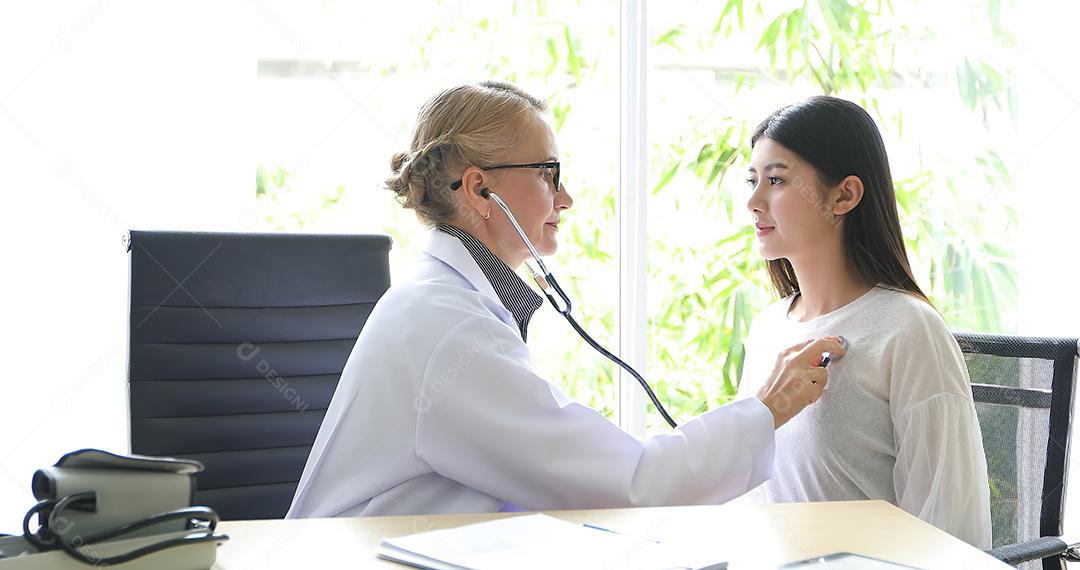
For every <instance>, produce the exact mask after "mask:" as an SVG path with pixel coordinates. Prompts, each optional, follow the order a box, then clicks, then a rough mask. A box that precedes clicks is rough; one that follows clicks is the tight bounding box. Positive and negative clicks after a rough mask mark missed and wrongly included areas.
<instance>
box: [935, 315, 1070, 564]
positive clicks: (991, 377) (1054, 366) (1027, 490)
mask: <svg viewBox="0 0 1080 570" xmlns="http://www.w3.org/2000/svg"><path fill="white" fill-rule="evenodd" d="M956 339H957V342H958V343H959V344H960V347H961V349H962V350H963V351H964V353H965V354H964V358H965V360H966V361H967V366H968V373H969V375H970V376H971V382H972V394H973V395H974V398H975V408H976V410H977V412H978V415H979V424H980V426H981V428H982V437H983V448H984V449H985V451H986V461H987V467H988V470H989V475H990V508H991V520H992V523H993V537H994V547H998V546H1003V545H1006V544H1015V543H1017V542H1022V541H1026V540H1031V539H1035V538H1039V537H1040V536H1059V535H1061V526H1062V510H1063V507H1064V502H1065V493H1064V490H1065V489H1064V486H1065V478H1066V475H1067V472H1068V464H1069V428H1070V423H1071V418H1072V402H1073V390H1074V385H1075V381H1076V366H1077V339H1075V338H1039V337H1020V336H1011V335H987V334H976V333H956ZM1055 564H1060V563H1055Z"/></svg>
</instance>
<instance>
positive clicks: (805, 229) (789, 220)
mask: <svg viewBox="0 0 1080 570" xmlns="http://www.w3.org/2000/svg"><path fill="white" fill-rule="evenodd" d="M746 180H747V183H748V184H749V185H750V191H751V195H750V199H749V201H747V203H746V207H747V209H749V210H750V212H751V213H752V214H753V216H754V220H753V221H754V224H755V226H756V228H755V229H756V232H757V243H758V252H759V253H761V255H762V257H764V258H765V259H767V260H773V259H780V258H788V259H791V260H794V259H796V258H798V257H800V256H803V255H805V254H806V253H808V252H813V251H818V249H816V248H821V247H834V244H835V243H836V239H837V236H838V235H839V232H840V226H839V223H838V221H837V218H836V217H835V216H833V215H832V210H831V208H830V207H828V206H826V205H825V204H824V197H825V195H826V193H827V190H826V188H825V187H824V186H822V184H821V182H820V180H819V179H818V172H817V169H815V168H814V167H813V166H812V165H810V164H808V163H806V162H805V161H804V160H802V159H801V158H800V157H799V156H798V155H797V154H795V153H794V152H792V151H790V150H788V149H787V148H786V147H784V146H783V145H781V144H780V143H778V142H776V141H774V140H771V139H768V138H761V139H759V140H758V142H757V144H756V145H754V152H753V153H752V155H751V157H750V167H749V173H748V175H747V179H746Z"/></svg>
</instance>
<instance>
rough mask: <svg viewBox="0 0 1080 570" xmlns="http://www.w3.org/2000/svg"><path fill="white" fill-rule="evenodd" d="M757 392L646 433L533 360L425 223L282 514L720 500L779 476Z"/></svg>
mask: <svg viewBox="0 0 1080 570" xmlns="http://www.w3.org/2000/svg"><path fill="white" fill-rule="evenodd" d="M773 437H774V429H773V416H772V414H771V412H769V410H768V408H767V407H766V406H765V405H764V404H762V403H761V402H760V401H759V400H758V399H756V398H750V399H746V400H742V401H738V402H735V403H732V404H728V405H726V406H722V407H720V408H718V409H715V410H712V411H710V412H708V413H705V414H703V415H701V416H698V417H696V418H694V419H692V420H689V421H687V422H686V423H684V424H683V425H681V426H680V427H679V428H678V429H676V430H673V431H671V432H669V433H665V434H662V435H657V436H654V437H649V438H646V439H638V438H636V437H634V436H632V435H630V434H627V433H626V432H624V431H622V430H621V429H619V428H618V427H617V426H615V425H614V424H612V423H611V422H609V421H608V420H607V419H605V418H604V417H603V416H601V415H600V414H599V413H597V412H596V411H595V410H593V409H591V408H589V407H587V406H585V405H583V404H580V403H578V402H575V401H573V400H571V399H570V398H568V397H567V396H566V395H565V394H564V393H563V392H562V390H561V389H559V387H558V386H556V385H555V384H553V383H552V382H550V381H548V380H545V379H544V378H543V377H542V376H540V375H539V374H538V373H537V372H536V371H535V370H533V368H532V365H531V362H530V357H529V349H528V348H527V347H526V345H525V343H524V342H523V341H522V339H521V335H520V332H519V331H518V328H517V325H516V324H515V322H514V320H513V317H512V316H511V314H510V312H509V311H508V310H507V309H506V308H505V307H503V305H502V304H501V302H500V301H499V298H498V296H497V295H496V293H495V290H494V289H493V287H492V286H491V284H490V282H489V281H488V280H487V278H486V277H485V276H484V274H483V273H482V271H481V270H480V267H479V266H478V265H477V264H476V262H475V261H474V260H473V258H472V256H471V255H470V254H469V252H468V250H467V249H465V246H464V245H463V244H462V243H461V242H460V240H458V239H457V238H456V237H453V236H450V235H447V234H445V233H443V232H440V231H433V232H431V236H430V241H429V243H428V245H427V247H426V248H425V250H424V255H423V257H422V258H421V260H420V262H419V267H418V271H417V273H416V275H415V276H414V277H413V278H411V279H410V280H408V281H406V282H404V283H401V284H398V285H394V286H393V287H391V288H390V290H389V291H387V292H386V294H385V295H384V296H383V298H382V299H381V300H380V301H379V303H378V304H377V305H376V306H375V309H374V310H373V311H372V313H371V316H370V318H369V319H368V322H367V324H366V325H365V326H364V329H363V332H361V334H360V337H359V338H358V339H357V341H356V345H355V346H354V347H353V350H352V354H351V355H350V356H349V360H348V363H347V364H346V365H345V369H344V371H343V372H342V374H341V381H340V382H339V384H338V387H337V391H336V392H335V393H334V397H333V401H332V402H331V403H330V407H329V409H328V410H327V412H326V417H325V419H324V420H323V423H322V427H321V429H320V430H319V434H318V436H317V437H316V439H315V444H314V446H313V447H312V449H311V454H310V455H309V456H308V460H307V464H306V465H305V467H304V472H303V475H302V476H301V479H300V484H299V486H298V487H297V491H296V495H295V496H294V497H293V502H292V506H291V508H290V509H289V513H288V515H287V517H289V518H303V517H333V516H357V515H391V514H421V513H456V512H492V511H500V510H521V509H524V510H550V509H573V508H606V507H631V506H653V505H688V504H710V503H722V502H724V501H727V500H729V499H732V498H734V497H737V496H739V495H741V494H743V493H745V492H746V491H748V490H749V489H752V488H753V487H756V486H757V485H759V484H760V483H761V482H763V481H764V480H766V479H767V478H768V477H769V475H770V473H771V470H772V461H773V448H774V439H773Z"/></svg>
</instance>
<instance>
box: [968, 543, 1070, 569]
mask: <svg viewBox="0 0 1080 570" xmlns="http://www.w3.org/2000/svg"><path fill="white" fill-rule="evenodd" d="M1068 548H1069V545H1068V544H1065V541H1063V540H1061V538H1059V537H1056V536H1043V537H1040V538H1036V539H1034V540H1029V541H1027V542H1018V543H1016V544H1007V545H1005V546H999V547H997V548H994V549H992V550H987V551H986V553H987V554H989V555H990V556H993V557H994V558H997V559H998V560H1000V561H1002V562H1004V563H1006V564H1011V565H1013V566H1016V565H1017V564H1020V563H1021V562H1027V561H1029V560H1040V559H1043V558H1049V557H1051V556H1061V555H1062V554H1064V553H1065V551H1066V550H1068Z"/></svg>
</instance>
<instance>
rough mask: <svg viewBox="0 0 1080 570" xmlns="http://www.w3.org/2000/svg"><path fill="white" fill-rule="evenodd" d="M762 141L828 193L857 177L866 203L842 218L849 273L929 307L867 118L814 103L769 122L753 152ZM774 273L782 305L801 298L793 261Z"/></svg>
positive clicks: (840, 103) (848, 107) (772, 266)
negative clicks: (811, 172)
mask: <svg viewBox="0 0 1080 570" xmlns="http://www.w3.org/2000/svg"><path fill="white" fill-rule="evenodd" d="M762 137H765V138H767V139H771V140H773V141H776V142H777V143H779V144H781V145H783V146H784V147H786V148H787V149H788V150H790V151H792V152H794V153H795V154H797V155H799V157H800V158H802V159H803V160H805V161H806V162H807V163H808V164H810V165H811V166H813V167H814V169H815V170H817V173H818V178H819V180H820V181H821V183H822V184H823V185H827V186H833V185H836V184H839V183H840V181H841V180H843V179H844V178H846V177H848V176H852V175H854V176H858V177H859V179H860V180H862V183H863V189H864V192H863V198H862V201H861V202H859V204H858V205H857V206H856V207H855V209H853V210H851V211H850V212H848V213H847V214H846V215H845V216H844V236H843V243H844V254H845V255H846V256H847V264H848V268H849V269H850V271H851V272H852V274H854V276H855V278H856V279H859V280H860V281H862V282H863V283H866V284H867V285H875V284H876V285H881V286H882V287H886V288H889V289H894V290H897V291H902V292H907V293H911V294H912V295H915V296H916V297H918V298H920V299H922V300H924V301H926V302H927V303H929V302H930V300H929V299H928V298H927V297H926V294H925V293H923V291H922V289H921V288H919V285H918V283H916V282H915V277H914V276H912V274H911V264H910V263H908V256H907V249H905V248H904V236H903V234H902V232H901V231H900V216H899V215H898V214H897V212H896V192H895V190H894V189H893V180H892V173H891V172H890V171H889V156H888V155H887V154H886V153H885V143H884V142H882V140H881V133H880V132H879V131H878V128H877V125H875V124H874V120H873V119H872V118H871V117H870V114H869V113H867V112H866V110H864V109H863V108H862V107H860V106H858V105H856V104H855V103H852V102H851V101H845V100H843V99H837V98H836V97H824V96H817V97H811V98H809V99H807V100H806V101H803V102H801V103H796V104H794V105H791V106H788V107H784V108H782V109H780V110H778V111H776V112H775V113H773V114H772V115H769V118H767V119H765V120H764V121H762V122H761V124H760V125H758V127H757V129H756V130H755V131H754V135H753V136H752V137H750V144H751V146H753V145H756V144H757V142H758V140H760V139H761V138H762ZM768 270H769V278H770V279H771V280H772V283H773V286H774V287H776V290H777V292H778V293H780V296H781V297H787V296H789V295H793V294H795V293H798V292H799V280H798V278H797V277H796V276H795V270H794V268H793V267H792V266H791V262H790V261H788V260H787V259H784V258H780V259H774V260H771V261H769V262H768Z"/></svg>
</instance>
